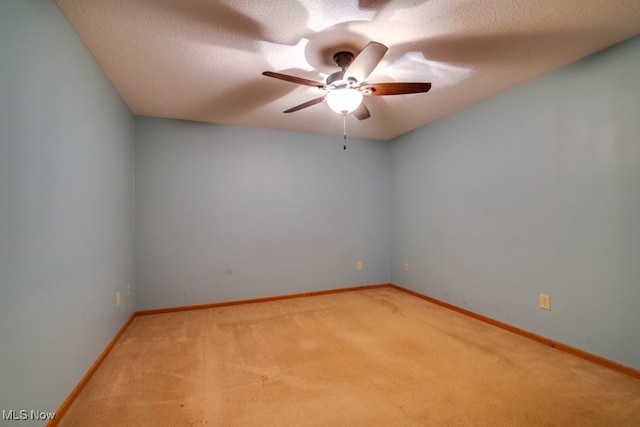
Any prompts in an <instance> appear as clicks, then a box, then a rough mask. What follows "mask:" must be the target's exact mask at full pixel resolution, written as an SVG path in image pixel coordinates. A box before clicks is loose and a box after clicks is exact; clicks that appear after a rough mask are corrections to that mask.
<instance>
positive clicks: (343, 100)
mask: <svg viewBox="0 0 640 427" xmlns="http://www.w3.org/2000/svg"><path fill="white" fill-rule="evenodd" d="M362 98H363V96H362V92H360V91H359V90H355V89H335V90H332V91H331V92H329V93H328V94H327V98H326V100H327V104H329V108H331V109H332V110H333V111H335V112H336V113H340V114H342V113H350V112H352V111H353V110H355V109H356V108H358V107H359V106H360V104H361V103H362Z"/></svg>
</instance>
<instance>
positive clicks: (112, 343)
mask: <svg viewBox="0 0 640 427" xmlns="http://www.w3.org/2000/svg"><path fill="white" fill-rule="evenodd" d="M135 316H136V314H135V313H133V314H131V316H129V318H128V319H127V321H126V322H125V323H124V325H122V327H121V328H120V330H119V331H118V333H117V334H116V335H115V336H114V337H113V339H112V340H111V341H110V342H109V344H107V346H106V347H105V349H104V350H103V351H102V353H100V356H98V358H97V359H96V361H95V362H93V365H91V367H90V368H89V370H88V371H87V373H86V374H84V376H83V377H82V379H81V380H80V382H79V383H78V384H77V385H76V387H75V388H74V389H73V391H72V392H71V393H70V394H69V396H67V398H66V399H65V401H64V402H62V405H60V407H59V408H58V410H57V411H56V415H55V417H54V418H53V419H52V420H50V421H49V422H48V423H47V426H49V427H53V426H56V425H58V423H59V422H60V419H62V416H63V415H64V414H65V413H66V412H67V411H68V410H69V408H70V407H71V404H72V403H73V401H74V400H76V398H77V397H78V395H79V394H80V392H81V391H82V390H83V389H84V387H85V386H86V385H87V383H88V382H89V380H90V379H91V377H92V376H93V374H95V373H96V371H97V370H98V368H99V367H100V365H102V362H104V360H105V359H106V358H107V356H108V355H109V353H110V352H111V350H112V349H113V347H114V346H115V345H116V343H117V342H118V340H119V339H120V337H121V336H122V334H124V331H126V330H127V328H128V327H129V325H130V324H131V322H133V319H134V318H135Z"/></svg>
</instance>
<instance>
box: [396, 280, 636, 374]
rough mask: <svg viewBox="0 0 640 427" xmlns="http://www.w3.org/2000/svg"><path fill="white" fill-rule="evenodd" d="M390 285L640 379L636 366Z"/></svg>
mask: <svg viewBox="0 0 640 427" xmlns="http://www.w3.org/2000/svg"><path fill="white" fill-rule="evenodd" d="M389 286H391V287H392V288H395V289H398V290H400V291H403V292H406V293H408V294H411V295H413V296H416V297H418V298H421V299H423V300H426V301H429V302H432V303H434V304H437V305H439V306H442V307H445V308H448V309H450V310H453V311H456V312H458V313H461V314H464V315H467V316H469V317H472V318H474V319H477V320H480V321H482V322H485V323H488V324H490V325H493V326H497V327H498V328H501V329H504V330H507V331H509V332H513V333H514V334H518V335H520V336H523V337H525V338H529V339H532V340H534V341H538V342H540V343H542V344H545V345H548V346H549V347H553V348H556V349H558V350H560V351H564V352H565V353H569V354H571V355H573V356H577V357H580V358H582V359H585V360H588V361H590V362H594V363H597V364H598V365H601V366H604V367H607V368H609V369H613V370H614V371H617V372H620V373H623V374H625V375H629V376H631V377H634V378H637V379H640V370H637V369H634V368H632V367H630V366H626V365H622V364H620V363H617V362H614V361H612V360H609V359H605V358H604V357H600V356H597V355H595V354H592V353H589V352H586V351H584V350H580V349H578V348H575V347H572V346H570V345H567V344H563V343H561V342H558V341H555V340H552V339H550V338H546V337H543V336H541V335H537V334H534V333H533V332H529V331H526V330H524V329H520V328H517V327H515V326H512V325H509V324H507V323H503V322H500V321H498V320H495V319H492V318H490V317H487V316H483V315H482V314H478V313H474V312H473V311H470V310H467V309H464V308H461V307H458V306H456V305H453V304H449V303H448V302H444V301H441V300H439V299H436V298H432V297H430V296H427V295H423V294H421V293H419V292H416V291H413V290H411V289H407V288H403V287H402V286H398V285H394V284H393V283H390V284H389Z"/></svg>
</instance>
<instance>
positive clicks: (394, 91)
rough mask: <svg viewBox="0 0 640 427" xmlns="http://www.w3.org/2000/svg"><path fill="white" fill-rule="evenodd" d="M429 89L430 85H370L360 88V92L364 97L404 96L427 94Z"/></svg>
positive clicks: (399, 83) (398, 83)
mask: <svg viewBox="0 0 640 427" xmlns="http://www.w3.org/2000/svg"><path fill="white" fill-rule="evenodd" d="M429 89H431V83H403V82H397V83H396V82H393V83H370V84H364V85H362V86H360V90H361V91H363V92H364V93H365V95H373V96H384V95H404V94H408V93H419V92H428V91H429Z"/></svg>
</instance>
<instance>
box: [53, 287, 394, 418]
mask: <svg viewBox="0 0 640 427" xmlns="http://www.w3.org/2000/svg"><path fill="white" fill-rule="evenodd" d="M389 286H390V285H389V284H388V283H380V284H375V285H362V286H353V287H349V288H337V289H327V290H323V291H314V292H303V293H297V294H286V295H277V296H272V297H263V298H252V299H246V300H235V301H223V302H216V303H210V304H200V305H189V306H182V307H169V308H159V309H155V310H142V311H136V312H134V313H133V314H131V316H129V318H128V319H127V321H126V322H125V323H124V325H122V327H121V328H120V330H119V331H118V333H117V334H116V335H115V336H114V337H113V339H112V340H111V341H110V342H109V344H107V346H106V347H105V349H104V350H103V351H102V353H101V354H100V356H98V359H97V360H96V361H95V362H94V363H93V365H91V368H89V370H88V371H87V373H86V374H85V375H84V377H82V379H81V380H80V382H79V383H78V384H77V385H76V387H75V388H74V389H73V391H72V392H71V393H70V394H69V396H67V398H66V399H65V401H64V402H62V405H60V407H59V408H58V410H57V411H56V415H55V417H54V419H53V420H50V421H49V422H48V423H47V427H55V426H57V425H58V423H59V422H60V420H61V419H62V417H63V415H64V414H65V413H66V412H67V411H68V410H69V408H70V407H71V404H72V403H73V401H74V400H75V399H76V398H77V397H78V395H79V394H80V392H81V391H82V390H83V389H84V387H85V386H86V385H87V383H88V382H89V380H90V379H91V377H92V376H93V374H95V372H96V371H97V370H98V368H99V367H100V365H101V364H102V362H104V360H105V359H106V358H107V355H108V354H109V353H110V352H111V350H112V349H113V347H114V346H115V345H116V343H117V342H118V340H119V339H120V337H121V336H122V334H124V332H125V331H126V330H127V328H128V327H129V325H131V322H133V319H135V318H136V317H139V316H149V315H153V314H164V313H176V312H180V311H192V310H203V309H207V308H217V307H229V306H233V305H242V304H254V303H259V302H269V301H279V300H286V299H293V298H304V297H312V296H318V295H329V294H338V293H342V292H353V291H360V290H364V289H376V288H385V287H389Z"/></svg>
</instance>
